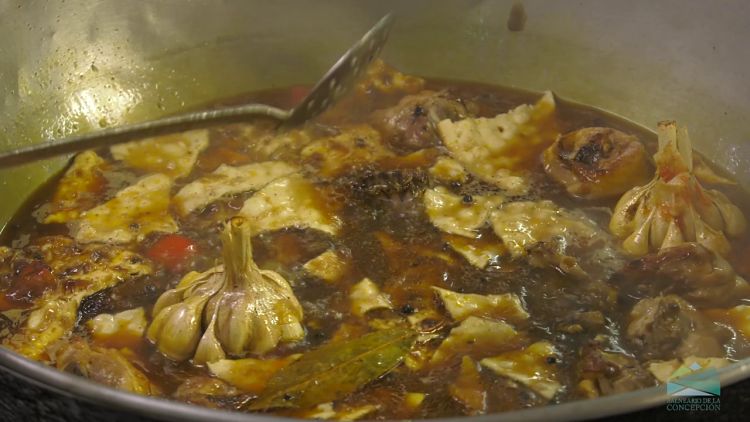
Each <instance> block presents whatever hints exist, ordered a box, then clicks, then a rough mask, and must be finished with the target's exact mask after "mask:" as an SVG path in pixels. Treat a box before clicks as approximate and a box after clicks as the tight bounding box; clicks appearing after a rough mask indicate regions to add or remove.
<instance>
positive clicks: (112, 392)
mask: <svg viewBox="0 0 750 422" xmlns="http://www.w3.org/2000/svg"><path fill="white" fill-rule="evenodd" d="M0 368H2V369H3V370H5V371H7V372H10V373H12V374H14V375H16V376H18V377H20V378H22V379H24V380H26V381H29V382H31V383H32V384H35V385H37V386H40V387H42V388H45V389H47V390H51V391H55V392H57V393H60V394H63V395H65V396H68V397H72V398H76V399H80V400H85V401H88V402H91V403H93V404H97V405H99V406H104V407H109V406H111V408H113V409H117V410H124V411H128V412H132V413H135V414H139V415H143V416H148V417H151V418H155V419H163V420H179V421H206V420H211V421H221V422H235V421H237V422H240V421H244V422H247V421H257V422H279V421H285V420H287V421H289V420H296V419H291V418H284V417H280V416H271V415H265V414H257V413H241V412H230V411H226V410H215V409H209V408H205V407H200V406H194V405H189V404H184V403H179V402H176V401H170V400H166V399H160V398H153V397H147V396H141V395H137V394H132V393H128V392H124V391H120V390H116V389H114V388H110V387H106V386H103V385H101V384H98V383H95V382H93V381H90V380H88V379H86V378H83V377H79V376H76V375H73V374H68V373H65V372H61V371H58V370H57V369H54V368H52V367H49V366H46V365H43V364H41V363H39V362H34V361H31V360H29V359H26V358H24V357H23V356H21V355H19V354H17V353H15V352H12V351H10V350H8V349H5V348H2V347H0ZM718 372H719V377H720V381H721V385H722V387H726V386H728V385H731V384H733V383H735V382H737V381H740V380H742V379H745V378H747V377H749V376H750V358H748V359H743V360H741V361H738V362H736V363H733V364H732V365H729V366H727V367H725V368H722V369H720V370H719V371H718ZM669 397H670V396H669V395H667V392H666V389H665V388H664V386H658V387H651V388H645V389H642V390H638V391H632V392H629V393H624V394H617V395H614V396H608V397H603V398H598V399H588V400H578V401H574V402H570V403H564V404H559V405H552V406H541V407H536V408H532V409H526V410H517V411H512V412H505V413H495V414H489V415H483V416H472V417H455V418H439V419H431V420H433V421H436V422H466V421H468V420H471V421H472V422H488V421H497V420H503V421H547V420H551V419H554V420H557V421H564V420H581V419H592V418H598V417H604V416H610V415H615V414H621V413H626V412H634V411H637V410H642V409H647V408H650V407H654V406H658V405H660V404H664V403H666V401H667V400H668V399H669Z"/></svg>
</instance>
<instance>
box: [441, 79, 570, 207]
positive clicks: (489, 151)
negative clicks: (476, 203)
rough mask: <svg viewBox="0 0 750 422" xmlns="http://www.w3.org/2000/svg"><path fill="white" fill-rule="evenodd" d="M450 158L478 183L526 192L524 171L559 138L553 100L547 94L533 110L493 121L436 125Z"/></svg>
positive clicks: (520, 110)
mask: <svg viewBox="0 0 750 422" xmlns="http://www.w3.org/2000/svg"><path fill="white" fill-rule="evenodd" d="M438 131H439V133H440V136H441V138H442V139H443V143H444V144H445V146H446V147H447V148H448V150H449V151H450V153H451V155H452V156H453V158H455V159H456V160H457V161H458V162H460V163H461V164H462V165H463V166H464V167H466V169H468V170H469V171H470V172H471V173H472V174H473V175H475V176H477V177H478V178H479V179H481V180H483V181H485V182H488V183H492V184H494V185H496V186H498V187H500V188H502V189H504V190H506V191H508V193H510V194H512V195H517V194H524V193H526V191H527V190H528V188H529V185H528V182H527V181H526V179H525V177H524V176H525V175H524V171H523V169H524V168H526V167H527V166H528V164H529V163H531V162H532V161H533V160H535V159H537V157H539V154H540V153H541V152H542V150H544V148H546V147H547V146H549V145H550V144H551V143H552V142H553V141H554V140H555V138H557V136H558V130H557V123H556V118H555V100H554V98H553V96H552V93H550V92H547V93H545V94H544V96H543V97H542V98H541V99H540V100H539V101H538V102H537V103H536V104H535V105H533V106H531V105H527V104H524V105H520V106H518V107H516V108H514V109H513V110H510V111H509V112H507V113H503V114H499V115H497V116H495V117H493V118H484V117H480V118H468V119H463V120H459V121H456V122H452V121H450V120H447V119H446V120H443V121H441V122H440V123H439V124H438Z"/></svg>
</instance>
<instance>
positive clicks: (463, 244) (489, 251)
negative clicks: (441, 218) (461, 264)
mask: <svg viewBox="0 0 750 422" xmlns="http://www.w3.org/2000/svg"><path fill="white" fill-rule="evenodd" d="M443 240H445V242H446V243H447V244H448V246H450V247H451V249H453V250H454V251H456V252H458V253H459V254H460V255H461V256H463V257H464V258H466V260H467V261H468V262H469V264H471V265H473V266H475V267H477V268H479V269H484V268H485V267H486V266H487V265H488V264H489V263H490V262H493V261H495V260H497V259H498V258H499V257H501V256H503V255H507V254H508V249H507V248H506V247H505V245H503V244H502V243H501V242H499V241H497V240H494V241H493V240H485V239H469V238H467V237H463V236H454V235H445V236H443Z"/></svg>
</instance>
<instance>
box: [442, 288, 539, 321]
mask: <svg viewBox="0 0 750 422" xmlns="http://www.w3.org/2000/svg"><path fill="white" fill-rule="evenodd" d="M433 290H435V291H436V292H437V293H438V295H439V296H440V300H442V301H443V305H444V306H445V309H446V310H447V311H448V313H450V314H451V317H452V318H453V319H454V320H456V321H463V320H465V319H466V318H468V317H470V316H475V317H488V318H498V319H502V320H505V321H509V322H520V321H524V320H527V319H529V313H528V312H526V309H524V307H523V303H521V299H520V298H519V297H518V296H517V295H516V294H515V293H505V294H501V295H478V294H474V293H457V292H454V291H451V290H447V289H442V288H440V287H433Z"/></svg>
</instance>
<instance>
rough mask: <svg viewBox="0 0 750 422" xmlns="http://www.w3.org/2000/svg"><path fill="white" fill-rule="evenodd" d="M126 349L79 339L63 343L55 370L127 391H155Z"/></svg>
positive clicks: (153, 393) (144, 392)
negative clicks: (88, 343) (94, 345)
mask: <svg viewBox="0 0 750 422" xmlns="http://www.w3.org/2000/svg"><path fill="white" fill-rule="evenodd" d="M126 353H128V352H127V351H120V350H116V349H105V348H100V347H93V348H91V347H89V346H88V345H87V344H86V343H84V342H83V341H75V342H72V343H68V344H67V345H65V346H63V347H62V349H61V350H60V351H59V352H58V354H57V358H56V364H57V369H60V370H63V371H68V372H73V373H75V374H79V375H82V376H84V377H86V378H89V379H91V380H93V381H96V382H98V383H101V384H104V385H107V386H109V387H113V388H117V389H120V390H125V391H129V392H131V393H137V394H143V395H147V396H148V395H155V394H159V388H158V387H157V386H155V385H154V384H152V383H151V381H149V379H148V377H146V375H145V374H144V373H143V371H141V370H140V369H138V368H136V367H135V366H134V365H133V364H132V363H131V360H132V359H133V356H126Z"/></svg>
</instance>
